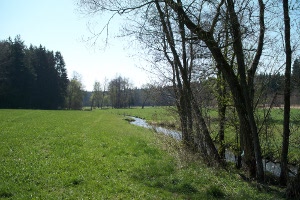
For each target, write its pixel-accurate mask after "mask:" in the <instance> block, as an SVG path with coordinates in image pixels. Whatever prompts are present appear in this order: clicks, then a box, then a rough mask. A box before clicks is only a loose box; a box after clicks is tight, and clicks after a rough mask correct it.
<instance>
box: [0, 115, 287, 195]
mask: <svg viewBox="0 0 300 200" xmlns="http://www.w3.org/2000/svg"><path fill="white" fill-rule="evenodd" d="M166 141H169V142H170V141H171V142H170V144H169V143H168V142H166ZM179 152H183V151H182V150H180V144H178V143H177V142H176V141H173V140H169V138H165V137H163V136H159V135H156V134H154V133H153V132H151V131H150V130H146V129H144V128H141V127H137V126H133V125H130V124H129V123H128V122H127V121H126V120H124V117H123V116H122V115H116V114H114V113H111V110H103V111H101V110H96V111H91V112H88V111H86V112H85V111H40V110H0V161H1V163H0V199H219V198H223V199H280V198H281V197H282V194H281V193H279V192H277V189H276V188H275V189H276V191H272V190H270V189H264V188H261V187H258V186H257V185H256V184H254V183H247V182H244V181H243V180H242V179H241V178H239V176H237V175H236V174H235V173H230V172H225V171H223V170H216V169H213V168H207V167H205V166H203V165H202V164H201V163H200V162H199V160H195V159H190V160H183V159H187V157H188V156H187V155H189V154H185V153H183V155H181V156H179V154H180V153H179Z"/></svg>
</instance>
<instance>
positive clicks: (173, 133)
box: [130, 116, 298, 177]
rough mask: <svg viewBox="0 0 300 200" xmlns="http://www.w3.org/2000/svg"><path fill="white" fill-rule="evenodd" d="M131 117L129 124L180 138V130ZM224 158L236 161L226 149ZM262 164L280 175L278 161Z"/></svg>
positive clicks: (228, 160)
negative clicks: (150, 123)
mask: <svg viewBox="0 0 300 200" xmlns="http://www.w3.org/2000/svg"><path fill="white" fill-rule="evenodd" d="M130 117H131V118H132V119H134V121H132V122H130V124H133V125H136V126H141V127H144V128H148V129H153V130H155V131H156V132H158V133H163V134H165V135H169V136H171V137H173V138H175V139H177V140H181V139H182V137H181V132H179V131H175V130H171V129H167V128H163V127H159V126H152V125H149V124H148V123H147V122H146V120H143V119H141V118H137V117H132V116H130ZM225 159H226V161H227V162H233V163H236V162H237V160H236V156H235V155H234V153H233V152H232V151H230V150H226V152H225ZM263 164H264V170H265V171H267V172H270V173H272V174H273V175H275V176H277V177H279V175H280V171H281V170H280V163H274V162H272V161H268V160H266V159H263ZM289 170H290V172H289V175H290V176H292V177H294V176H295V175H296V174H297V171H298V170H297V167H295V166H292V165H290V166H289Z"/></svg>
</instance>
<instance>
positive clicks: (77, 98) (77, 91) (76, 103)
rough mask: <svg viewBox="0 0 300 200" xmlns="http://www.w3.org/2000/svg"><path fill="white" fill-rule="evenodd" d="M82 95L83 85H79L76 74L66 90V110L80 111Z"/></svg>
mask: <svg viewBox="0 0 300 200" xmlns="http://www.w3.org/2000/svg"><path fill="white" fill-rule="evenodd" d="M83 95H84V92H83V85H82V83H81V80H80V77H79V76H78V74H74V76H73V78H72V79H71V81H70V82H69V84H68V88H67V97H66V101H67V104H68V105H67V107H68V109H69V110H71V109H74V110H79V109H82V101H83Z"/></svg>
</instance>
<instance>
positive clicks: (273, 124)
mask: <svg viewBox="0 0 300 200" xmlns="http://www.w3.org/2000/svg"><path fill="white" fill-rule="evenodd" d="M109 112H110V113H115V114H119V115H124V116H125V115H130V116H136V117H139V118H143V119H146V120H147V121H148V122H149V123H151V124H156V125H160V126H165V127H169V128H171V129H177V130H180V122H179V119H178V115H177V114H176V111H175V108H174V107H145V109H141V108H140V107H136V108H131V109H110V110H109ZM204 113H206V114H207V116H208V118H209V119H210V120H209V122H208V123H207V125H208V127H209V130H210V131H211V134H212V137H213V138H215V137H216V136H217V133H218V123H217V120H216V119H217V117H218V113H217V111H216V109H208V110H207V111H206V112H204ZM257 116H258V121H260V122H259V123H258V129H259V128H260V124H261V121H262V118H263V116H264V111H263V109H260V110H258V111H257ZM206 119H207V118H206ZM235 122H236V123H237V122H238V121H235ZM267 123H268V127H267V134H266V128H263V129H262V130H261V132H260V141H261V146H262V153H263V155H264V156H268V157H270V156H271V157H272V159H274V160H280V153H281V151H280V150H281V143H282V125H283V110H282V109H279V108H274V109H272V110H271V113H270V118H269V119H268V122H267ZM299 130H300V109H296V108H292V109H291V133H292V134H291V136H290V148H289V162H290V163H293V164H296V163H299V162H300V139H299V138H300V131H299ZM225 143H226V144H227V146H228V147H230V148H231V149H235V144H236V134H235V130H234V129H233V127H232V126H231V125H230V124H229V122H227V126H226V130H225Z"/></svg>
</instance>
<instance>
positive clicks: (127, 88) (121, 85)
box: [108, 76, 132, 108]
mask: <svg viewBox="0 0 300 200" xmlns="http://www.w3.org/2000/svg"><path fill="white" fill-rule="evenodd" d="M108 90H109V96H110V101H111V105H112V107H113V108H126V107H130V105H131V103H132V101H131V100H132V90H131V85H130V83H129V80H128V79H126V78H122V77H121V76H119V77H117V78H115V79H113V80H111V81H110V82H109V84H108Z"/></svg>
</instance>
